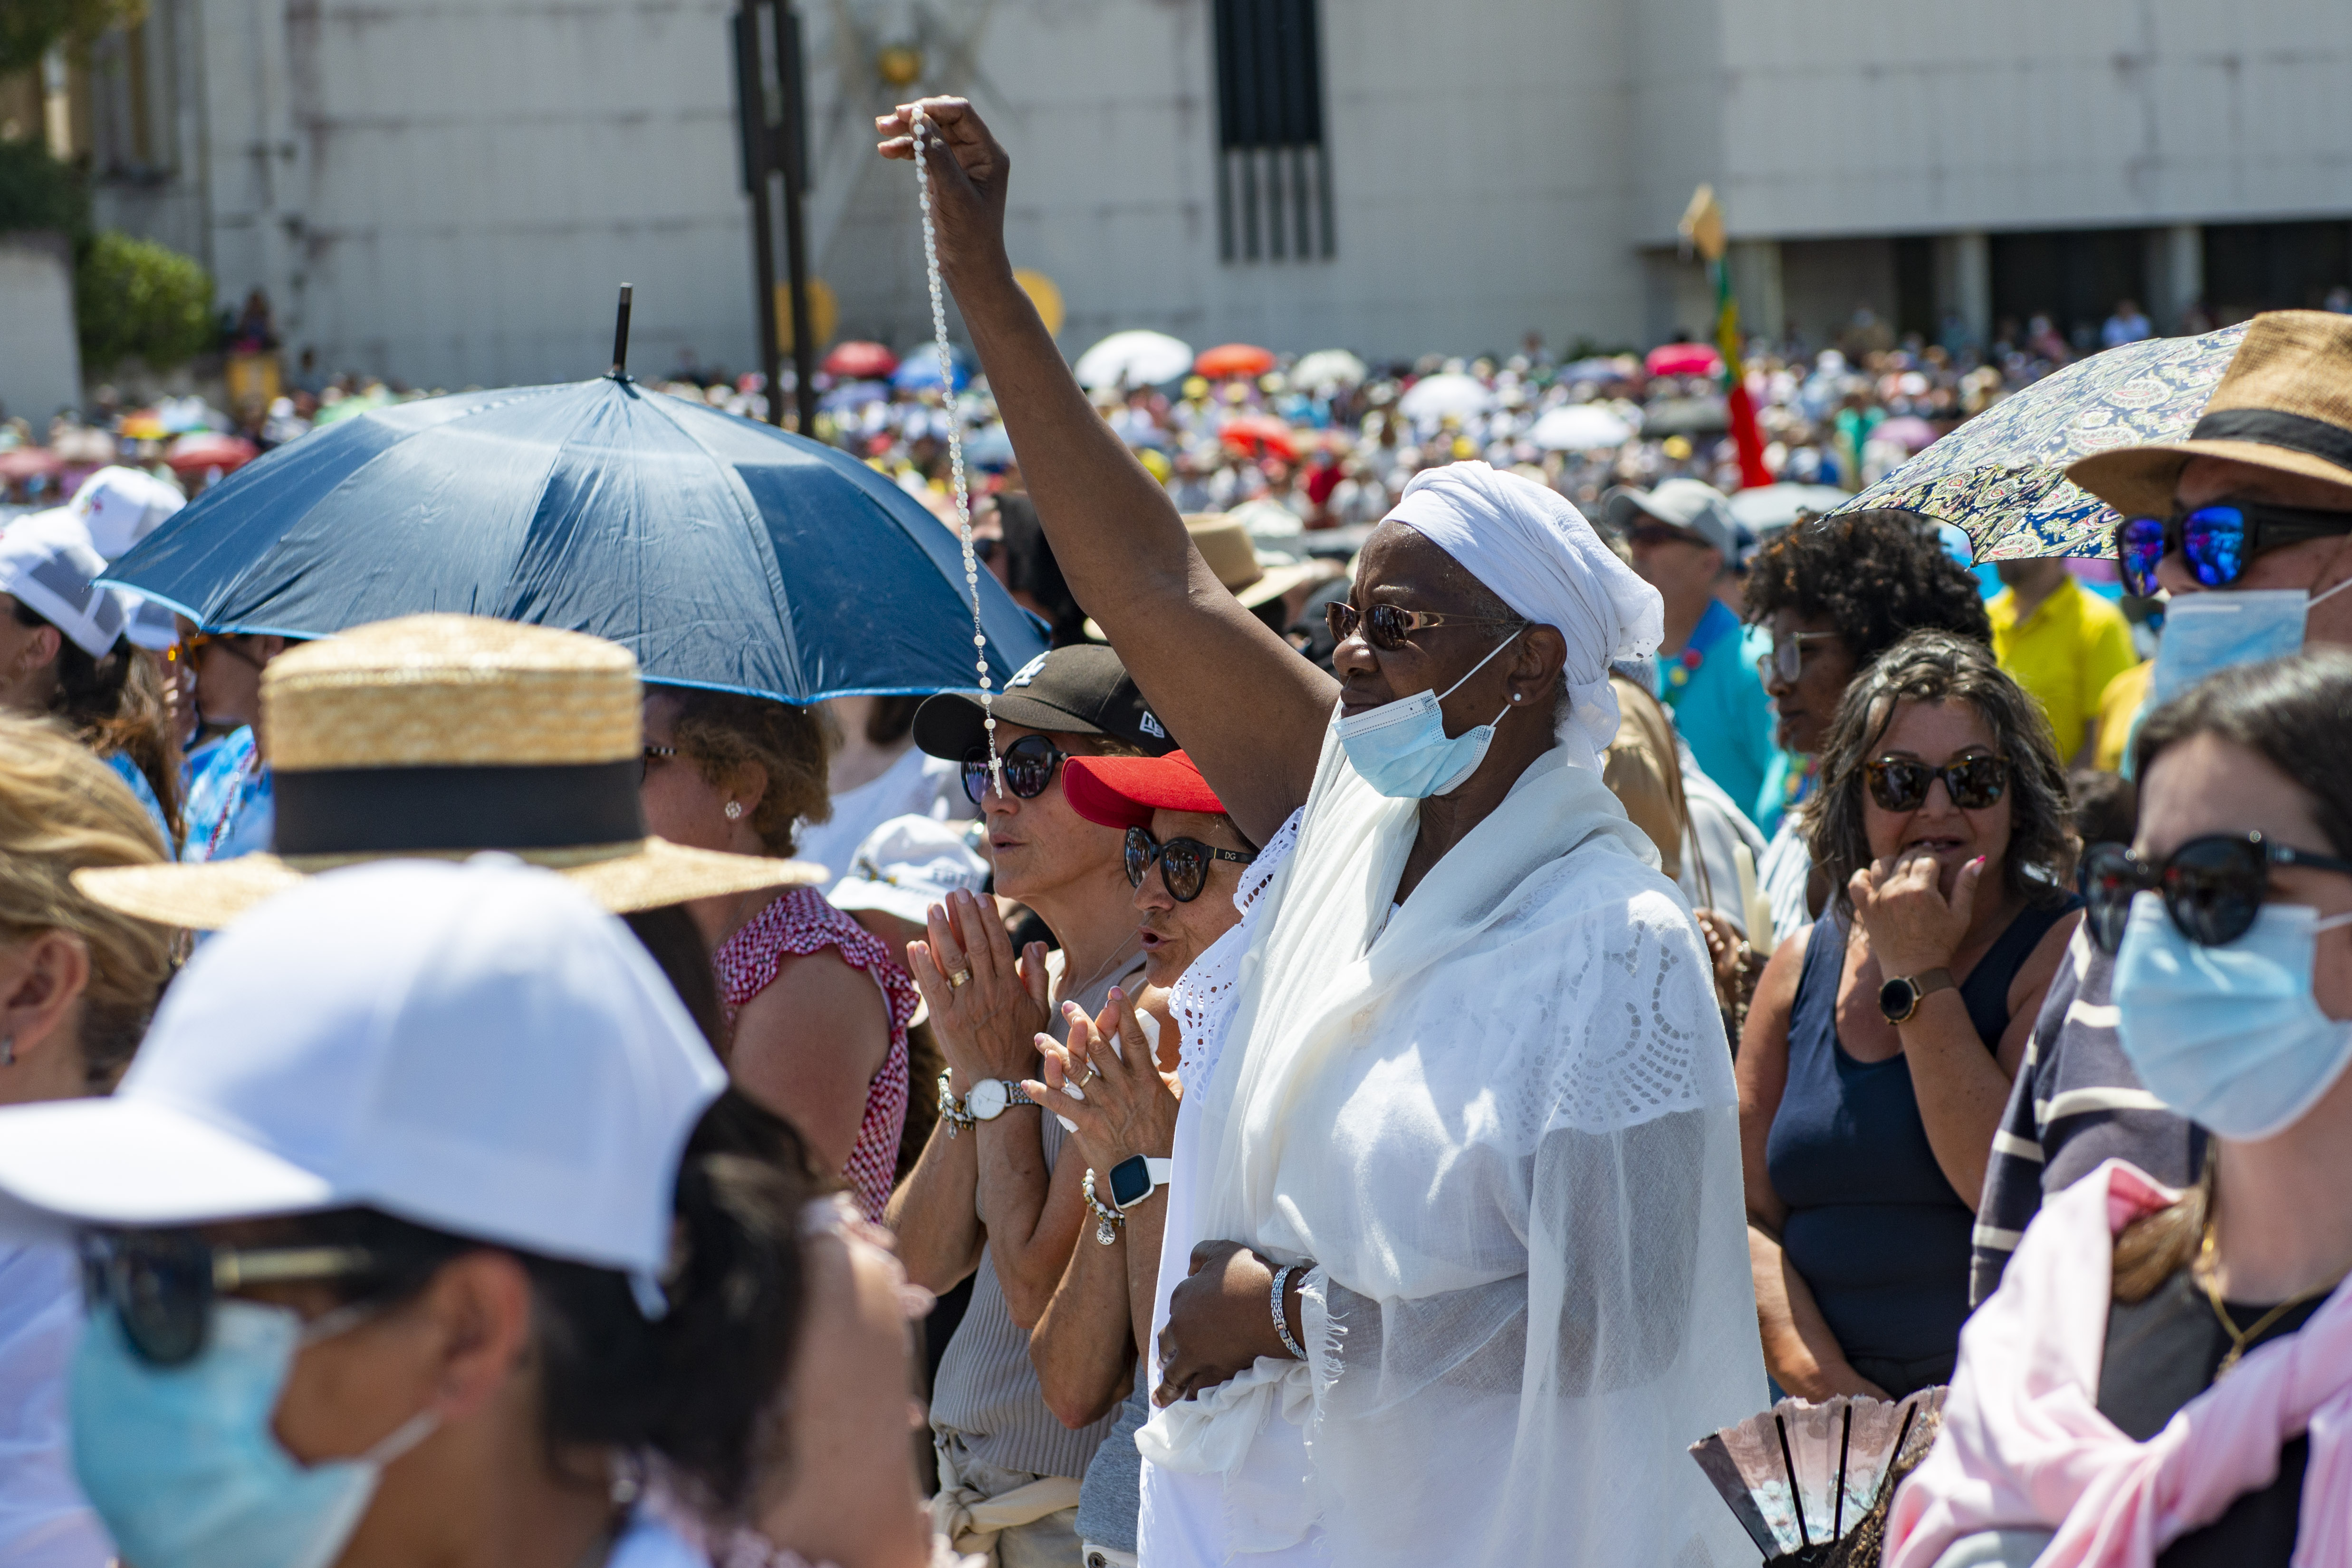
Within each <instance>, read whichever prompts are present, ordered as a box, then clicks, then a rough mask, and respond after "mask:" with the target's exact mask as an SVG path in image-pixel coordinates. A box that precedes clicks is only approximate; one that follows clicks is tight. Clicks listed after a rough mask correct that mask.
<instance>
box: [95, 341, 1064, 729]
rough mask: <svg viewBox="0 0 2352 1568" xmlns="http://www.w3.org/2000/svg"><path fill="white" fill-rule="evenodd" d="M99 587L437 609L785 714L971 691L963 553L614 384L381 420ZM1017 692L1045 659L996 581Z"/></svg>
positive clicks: (211, 508) (989, 587)
mask: <svg viewBox="0 0 2352 1568" xmlns="http://www.w3.org/2000/svg"><path fill="white" fill-rule="evenodd" d="M107 581H109V582H110V583H115V584H120V585H121V586H123V587H126V588H132V589H135V590H137V591H138V592H140V593H142V594H144V595H147V596H148V597H150V598H152V599H158V600H161V601H162V602H163V603H164V604H166V605H170V606H172V608H173V609H175V610H177V611H179V612H180V613H181V614H183V615H184V616H188V617H189V618H190V619H191V620H194V622H196V623H197V624H198V625H199V626H205V627H206V628H207V629H211V630H215V631H233V632H274V633H278V634H279V635H281V636H286V637H324V636H327V635H329V634H331V633H334V632H338V631H341V630H343V629H344V628H346V627H349V626H360V625H362V624H364V623H366V622H369V621H380V620H385V619H388V618H390V617H392V616H406V615H416V614H420V613H423V612H426V611H435V610H441V611H457V612H461V613H464V614H468V615H478V616H497V617H499V618H500V619H502V620H510V621H526V622H530V623H532V624H534V625H538V626H561V627H563V628H566V629H568V630H572V631H582V632H589V633H593V635H595V636H597V637H607V638H610V639H611V640H613V641H614V642H616V643H619V644H621V645H622V646H623V647H626V648H628V649H629V650H630V651H631V652H632V653H634V654H635V655H636V656H637V662H638V664H639V665H640V666H641V667H643V668H644V670H645V673H646V679H648V680H655V681H664V682H668V683H672V684H676V685H680V686H700V687H709V688H714V689H719V690H724V691H742V692H749V693H751V694H752V695H755V696H761V697H769V698H775V699H778V700H782V701H786V702H808V701H814V700H816V699H818V698H822V697H832V696H840V695H845V694H851V693H860V692H916V691H937V690H941V689H950V688H957V689H969V688H971V687H972V686H973V685H974V684H975V682H976V679H977V677H976V674H975V671H974V668H973V654H974V649H973V647H972V642H971V600H970V599H969V598H967V597H966V596H965V593H964V581H963V563H962V557H961V550H960V548H959V546H958V543H957V541H956V537H955V535H954V534H953V533H951V532H950V531H949V530H947V529H946V528H944V527H942V526H940V522H939V521H937V520H936V519H935V518H933V517H932V516H931V515H930V514H929V512H927V511H925V510H923V509H922V507H921V506H920V505H919V503H917V502H916V501H915V500H913V499H912V498H911V497H909V496H908V495H907V494H906V493H905V492H903V491H901V490H900V489H898V487H897V486H896V485H893V484H891V483H890V482H889V481H888V480H887V479H884V478H883V477H882V476H881V475H879V474H877V473H876V472H874V470H873V469H871V468H867V467H866V465H865V464H863V463H860V462H858V461H856V459H854V458H850V457H848V456H847V455H845V454H844V453H842V452H838V451H835V450H834V449H833V448H832V447H824V446H821V445H819V444H818V443H816V442H814V441H806V440H803V439H802V438H801V437H798V436H793V435H788V434H786V433H785V432H783V431H781V430H777V429H773V428H771V427H770V426H765V425H755V424H753V423H751V421H749V420H747V419H741V418H738V417H736V416H732V415H729V414H722V413H720V412H719V411H718V410H716V409H713V408H709V407H706V406H704V405H701V404H698V403H692V402H688V401H686V400H684V399H682V398H676V397H669V396H667V395H663V394H660V393H655V392H648V391H646V390H645V389H644V388H642V387H639V386H637V385H636V384H634V383H631V382H627V381H622V380H616V379H614V378H612V377H609V376H606V377H599V378H598V379H596V380H594V381H585V382H578V383H573V384H565V385H559V386H521V387H509V388H505V389H502V390H498V391H491V392H469V393H459V394H457V395H454V396H449V397H436V398H430V399H427V400H425V401H422V402H416V403H405V404H398V405H393V406H390V407H385V408H379V409H375V410H373V411H371V412H369V413H367V414H363V415H361V416H357V417H355V418H352V419H347V420H344V421H343V422H342V423H341V424H339V425H336V426H333V427H331V428H330V429H327V430H321V431H318V432H315V433H313V434H311V435H310V436H306V437H302V438H301V439H300V440H299V441H295V442H292V443H290V444H289V445H287V446H284V447H279V448H278V449H277V450H276V451H274V452H271V453H269V454H268V455H267V456H266V457H263V458H260V459H259V460H257V461H256V462H254V463H251V464H249V465H247V467H246V468H243V469H241V470H240V471H238V472H237V473H236V474H235V475H233V476H231V477H230V478H228V479H225V480H223V481H222V482H221V483H219V484H217V485H215V486H214V487H213V488H212V489H208V490H206V491H205V494H204V495H203V497H202V498H200V499H199V500H197V501H196V502H195V503H194V504H193V505H191V506H189V507H187V508H186V509H185V510H183V511H181V512H180V513H179V514H178V515H177V516H175V517H173V519H171V521H168V522H166V523H164V524H163V526H162V527H161V528H158V529H157V530H156V531H154V532H153V533H152V534H150V535H149V536H148V537H147V539H146V540H145V541H143V542H142V543H141V544H140V545H139V546H138V547H137V548H136V549H134V550H132V551H131V552H130V553H129V554H127V555H125V556H123V557H122V558H121V559H120V560H119V561H117V562H115V563H114V566H113V569H112V571H111V574H110V576H109V577H108V579H107ZM980 593H981V617H982V626H983V627H984V628H985V630H986V632H987V634H988V644H989V646H988V656H989V659H990V663H991V666H992V671H993V672H994V673H995V675H996V677H997V679H998V680H999V682H1000V683H1001V682H1002V681H1003V679H1004V678H1005V677H1006V676H1009V675H1010V674H1011V673H1012V672H1013V671H1014V670H1016V669H1018V668H1020V667H1021V666H1022V665H1023V664H1024V663H1025V662H1026V661H1027V660H1028V659H1030V658H1033V657H1034V656H1035V655H1037V654H1039V653H1042V652H1044V651H1045V638H1044V637H1043V636H1042V635H1041V633H1040V632H1039V630H1038V629H1037V626H1036V624H1035V623H1034V622H1033V621H1032V620H1031V619H1030V618H1029V617H1028V616H1026V615H1024V613H1023V612H1022V611H1021V610H1020V609H1019V607H1018V606H1016V605H1014V604H1013V601H1012V599H1011V598H1010V597H1008V596H1007V595H1005V593H1004V592H1003V589H1001V588H1000V587H998V586H997V584H996V581H995V579H994V578H993V577H992V576H991V575H990V574H988V573H986V572H982V574H980Z"/></svg>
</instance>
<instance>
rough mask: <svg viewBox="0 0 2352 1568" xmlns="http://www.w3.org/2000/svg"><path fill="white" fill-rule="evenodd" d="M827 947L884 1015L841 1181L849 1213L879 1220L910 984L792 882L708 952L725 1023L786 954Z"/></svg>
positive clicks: (893, 1162)
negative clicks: (850, 1199) (869, 988)
mask: <svg viewBox="0 0 2352 1568" xmlns="http://www.w3.org/2000/svg"><path fill="white" fill-rule="evenodd" d="M828 947H829V948H832V949H833V950H834V951H835V952H838V953H839V954H840V955H841V961H842V962H843V963H846V964H847V965H849V967H850V968H852V969H856V970H863V971H864V972H865V973H866V974H867V975H869V976H871V977H872V979H873V981H874V984H877V985H878V986H880V987H881V988H882V1005H883V1008H884V1010H885V1011H886V1012H887V1013H888V1014H889V1017H890V1048H889V1050H887V1052H885V1053H884V1054H883V1057H882V1066H881V1067H880V1068H878V1069H877V1071H876V1072H875V1074H874V1077H873V1078H872V1079H870V1080H868V1081H867V1083H866V1114H865V1117H864V1119H863V1120H862V1121H859V1123H858V1125H857V1142H856V1143H854V1144H852V1145H851V1146H850V1150H849V1163H847V1164H845V1165H844V1166H843V1167H842V1168H841V1174H842V1179H843V1180H844V1181H845V1182H847V1183H848V1184H849V1190H850V1192H851V1194H854V1195H855V1196H856V1199H857V1211H858V1213H860V1214H862V1215H865V1216H866V1218H867V1219H869V1220H872V1221H873V1222H874V1223H875V1224H877V1225H879V1224H881V1223H882V1205H885V1204H887V1203H888V1202H889V1201H890V1179H891V1177H892V1176H893V1175H895V1174H896V1173H898V1138H899V1135H900V1134H901V1133H903V1132H904V1131H906V1129H907V1092H908V1085H907V1020H908V1019H909V1018H912V1017H913V1016H915V1005H916V1003H917V1002H918V1001H919V1000H920V996H919V994H918V993H917V991H916V990H915V982H914V980H913V979H912V978H911V977H909V976H908V973H907V972H906V971H905V970H904V969H901V968H900V967H899V966H898V961H897V960H896V959H895V958H893V957H892V956H891V954H890V946H889V944H888V943H887V942H884V941H883V940H882V939H881V938H880V937H878V936H876V935H875V934H874V933H873V932H872V931H867V930H866V928H865V927H864V926H862V925H859V924H858V923H857V922H856V921H855V920H853V919H851V918H850V917H849V916H847V915H845V914H844V913H842V912H841V911H840V910H836V909H835V908H834V907H833V906H832V905H831V904H829V903H826V902H825V901H824V894H823V893H820V892H818V891H817V890H816V889H814V888H793V889H789V890H788V891H786V892H785V893H783V894H782V896H781V897H779V898H777V899H776V900H774V901H772V903H770V904H769V905H768V907H767V908H766V909H764V910H761V911H760V912H759V913H758V914H756V915H753V916H752V917H751V919H750V920H748V921H744V922H743V924H742V925H741V927H740V928H739V929H738V930H737V931H736V932H735V934H734V935H732V936H730V937H729V938H728V939H727V940H726V941H725V942H720V943H719V951H718V952H714V953H712V954H711V955H710V964H711V967H712V968H713V969H715V970H717V971H718V972H719V990H720V992H721V993H722V994H724V995H725V997H726V1001H727V1024H728V1026H729V1027H730V1029H731V1028H732V1027H733V1026H734V1024H735V1015H736V1014H737V1013H738V1012H740V1011H741V1009H742V1008H743V1006H744V1005H746V1004H748V1003H749V1002H750V1001H751V998H752V997H754V996H757V995H758V994H760V993H761V992H762V991H765V990H766V989H767V988H768V987H769V986H771V985H772V984H775V980H776V973H777V971H779V970H780V969H782V967H783V963H784V960H785V959H787V958H805V957H806V956H808V955H809V954H810V953H813V952H824V950H825V949H826V948H828Z"/></svg>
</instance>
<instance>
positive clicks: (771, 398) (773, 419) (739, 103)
mask: <svg viewBox="0 0 2352 1568" xmlns="http://www.w3.org/2000/svg"><path fill="white" fill-rule="evenodd" d="M758 4H759V0H744V5H743V8H742V9H741V10H740V11H738V12H736V13H735V100H736V114H737V117H738V119H739V120H740V128H741V131H742V137H743V188H744V190H745V191H746V192H747V193H749V194H750V195H751V290H752V293H753V295H754V296H755V298H754V299H753V300H752V305H753V311H752V313H753V315H754V317H755V318H756V319H757V320H758V321H759V324H760V370H761V374H763V375H765V376H766V377H767V383H768V423H769V424H771V425H774V426H779V427H781V426H782V425H783V423H784V403H783V393H782V383H783V356H782V349H781V348H780V347H779V346H778V343H777V335H776V234H775V228H776V218H775V214H774V212H773V211H772V209H771V207H770V205H769V187H768V178H769V174H770V173H771V171H772V166H773V164H774V162H775V153H774V147H773V142H774V137H773V135H772V132H771V131H770V129H769V125H768V90H767V84H766V77H767V73H766V72H765V71H764V70H762V69H761V49H760V16H759V12H758V10H757V8H756V7H757V5H758ZM806 379H807V378H805V377H803V384H806Z"/></svg>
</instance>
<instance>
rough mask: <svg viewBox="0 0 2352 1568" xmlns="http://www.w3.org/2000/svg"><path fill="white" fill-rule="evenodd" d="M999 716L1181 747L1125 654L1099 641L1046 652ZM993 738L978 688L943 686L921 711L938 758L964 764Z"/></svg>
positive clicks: (1027, 669)
mask: <svg viewBox="0 0 2352 1568" xmlns="http://www.w3.org/2000/svg"><path fill="white" fill-rule="evenodd" d="M993 707H994V708H995V710H996V717H997V718H998V719H1000V720H1002V721H1003V722H1005V723H1007V724H1018V725H1020V726H1021V727H1022V728H1023V729H1024V730H1050V731H1060V732H1062V733H1065V734H1073V735H1111V736H1115V737H1117V738H1118V739H1119V740H1122V741H1125V742H1128V743H1129V745H1133V746H1137V747H1139V748H1141V749H1142V751H1143V752H1144V754H1145V755H1147V756H1153V757H1159V756H1165V755H1166V754H1167V753H1169V752H1172V751H1174V750H1175V749H1176V742H1175V741H1174V740H1172V739H1171V738H1170V736H1169V733H1168V727H1167V726H1166V725H1164V724H1162V723H1160V717H1159V715H1158V714H1156V713H1154V712H1152V710H1150V708H1149V707H1147V706H1146V705H1145V703H1144V700H1143V693H1141V692H1139V691H1138V690H1137V689H1135V682H1134V681H1133V680H1131V679H1129V678H1128V673H1127V666H1125V665H1124V664H1121V663H1120V662H1119V659H1118V654H1116V653H1114V652H1112V651H1111V650H1110V649H1109V648H1107V647H1102V646H1101V645H1099V644H1084V645H1080V646H1077V647H1057V648H1055V649H1052V650H1051V651H1049V652H1046V653H1041V654H1039V655H1038V656H1037V657H1036V658H1033V659H1031V660H1030V661H1029V662H1028V663H1027V664H1025V665H1024V666H1022V667H1021V669H1020V672H1019V673H1018V674H1016V675H1014V676H1013V679H1010V680H1008V681H1006V682H1005V683H1004V689H1003V691H1001V692H999V693H998V694H997V697H996V700H995V702H994V704H993ZM987 743H988V725H987V721H986V719H985V718H984V717H983V715H982V710H981V705H980V694H979V693H978V692H976V691H942V692H940V693H938V694H937V695H936V696H932V697H928V698H925V699H924V700H923V705H922V706H921V707H920V708H918V709H916V710H915V744H916V745H917V746H919V747H920V748H921V749H922V750H923V751H924V752H927V753H929V755H931V756H934V757H946V758H948V759H950V761H953V762H961V761H962V760H963V759H964V757H965V756H966V755H967V754H968V753H969V752H971V750H972V749H973V748H974V747H977V746H984V745H986V744H987Z"/></svg>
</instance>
